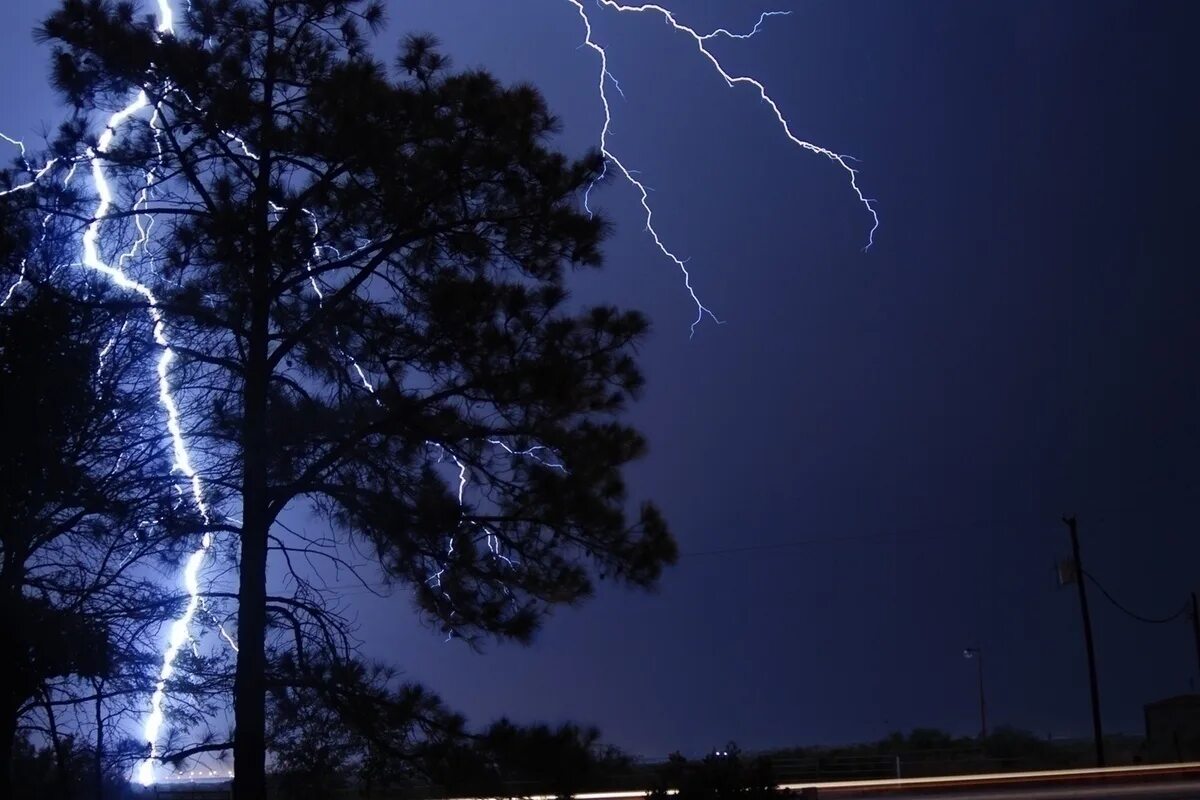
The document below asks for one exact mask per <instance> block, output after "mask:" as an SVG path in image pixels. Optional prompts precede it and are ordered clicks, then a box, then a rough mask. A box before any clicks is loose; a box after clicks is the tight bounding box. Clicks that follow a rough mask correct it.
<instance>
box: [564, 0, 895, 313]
mask: <svg viewBox="0 0 1200 800" xmlns="http://www.w3.org/2000/svg"><path fill="white" fill-rule="evenodd" d="M567 2H569V3H570V4H571V5H572V6H574V7H575V9H576V10H577V11H578V12H579V17H580V19H581V20H582V21H583V28H584V40H583V43H584V45H585V46H587V47H589V48H591V49H592V50H594V51H595V52H596V54H597V55H598V56H599V57H600V79H599V82H598V84H597V88H598V89H599V93H600V103H601V105H602V106H603V107H604V125H603V126H602V127H601V129H600V153H601V154H602V155H603V156H604V158H605V172H607V165H608V163H612V164H613V166H615V167H616V168H617V170H618V171H620V173H621V174H622V175H624V176H625V179H626V180H627V181H629V183H630V184H632V185H633V187H634V188H635V189H636V190H637V192H638V194H639V195H640V196H641V197H640V201H641V205H642V210H643V211H645V213H646V230H647V232H649V234H650V236H651V238H653V239H654V244H655V245H656V246H657V247H658V249H659V250H660V251H661V252H662V254H663V255H664V256H666V257H667V258H668V259H670V260H671V261H672V262H674V263H675V265H676V266H677V267H679V270H680V272H682V273H683V285H684V287H685V288H686V289H687V291H688V294H689V296H691V298H692V302H693V303H695V305H696V319H695V320H694V321H693V322H692V326H691V331H692V334H695V332H696V326H697V325H699V324H700V322H701V321H702V320H703V319H704V317H705V316H708V317H710V318H711V319H712V320H713V321H714V322H716V323H718V324H720V322H721V320H720V319H718V318H717V316H716V314H714V313H713V312H712V310H711V309H709V308H708V307H707V306H705V305H704V303H702V302H701V301H700V298H699V296H698V295H697V294H696V290H695V289H694V288H693V286H692V276H691V273H690V272H689V271H688V268H687V262H686V261H685V260H684V259H681V258H680V257H679V256H677V255H676V254H675V253H674V252H673V251H671V250H670V249H668V248H667V246H666V245H665V244H664V243H663V241H662V238H661V237H660V236H659V234H658V231H657V230H655V228H654V210H653V209H652V208H651V206H650V198H649V190H648V189H647V187H646V185H645V184H644V183H642V181H640V180H639V179H638V178H636V177H634V174H635V173H634V171H633V170H631V169H629V168H628V167H626V166H625V164H624V163H622V161H621V160H620V159H619V158H617V156H615V155H614V154H613V152H612V150H611V149H610V148H609V144H608V136H609V133H611V129H612V110H611V108H610V106H609V102H608V93H607V91H606V88H605V87H606V82H607V81H612V83H613V85H614V86H616V87H617V91H618V92H620V91H621V89H620V84H618V83H617V82H616V78H614V77H613V76H612V74H611V73H610V72H609V70H608V52H607V51H606V50H605V49H604V47H603V45H600V44H598V43H597V42H596V41H595V39H594V38H593V37H592V21H591V18H590V17H589V16H588V12H587V10H586V9H585V8H584V5H583V0H567ZM596 3H597V5H600V6H602V7H605V8H610V9H612V10H614V11H617V12H622V13H625V12H628V13H635V14H637V13H645V12H650V13H653V14H658V15H660V16H661V17H662V18H663V20H664V21H665V22H666V23H667V24H668V25H670V26H671V27H672V28H674V29H675V30H676V31H679V32H680V33H684V34H686V35H688V36H689V37H691V39H692V40H693V41H694V42H695V44H696V48H697V49H698V50H699V51H700V53H701V55H703V56H704V57H705V58H706V59H707V60H708V61H709V62H710V63H711V64H712V65H713V68H714V69H716V71H717V74H718V75H720V76H721V79H722V80H724V81H725V83H726V85H728V86H729V87H730V88H732V87H733V86H735V85H736V84H746V85H749V86H751V87H753V88H754V89H755V90H756V91H757V92H758V96H759V98H760V99H762V101H763V102H764V103H766V104H767V106H769V107H770V109H771V111H772V113H773V114H774V116H775V119H776V121H777V122H778V123H779V125H780V126H781V127H782V128H783V132H784V134H785V135H786V136H787V138H788V140H789V141H791V142H792V144H794V145H796V146H797V147H800V148H803V149H805V150H808V151H809V152H812V153H816V154H818V155H823V156H825V157H826V158H828V159H830V160H831V161H833V162H834V163H836V164H837V165H838V166H840V167H841V168H842V169H844V170H845V171H846V172H847V173H848V174H849V176H850V188H851V189H853V190H854V193H855V195H856V196H857V197H858V200H859V202H860V203H862V204H863V206H865V207H866V209H867V211H868V213H870V215H871V219H872V221H873V224H872V226H871V230H870V232H869V233H868V234H867V245H866V247H864V248H863V249H864V250H865V249H867V248H870V246H871V245H872V244H874V242H875V231H876V230H877V229H878V228H879V215H878V214H877V213H876V211H875V207H874V205H873V203H874V201H873V200H871V199H870V198H868V197H866V196H865V195H864V194H863V193H862V189H860V188H859V186H858V171H857V170H855V169H854V168H853V167H851V166H850V164H849V163H847V162H848V161H849V160H852V159H850V157H849V156H844V155H841V154H839V153H835V152H833V151H832V150H829V149H827V148H825V147H821V146H820V145H816V144H813V143H811V142H807V141H805V140H803V139H801V138H799V137H798V136H796V135H795V133H793V132H792V128H791V126H790V125H789V124H788V121H787V119H786V118H785V117H784V116H783V112H782V111H780V109H779V105H778V104H777V103H776V102H775V100H774V99H772V98H771V96H770V95H769V94H768V93H767V89H766V87H765V86H764V85H763V84H762V82H760V81H759V80H757V79H755V78H752V77H749V76H746V75H731V74H730V73H729V72H728V71H726V69H725V68H724V67H723V66H722V65H721V62H720V60H718V59H717V57H716V56H715V55H713V53H712V51H710V50H709V49H708V47H707V44H706V43H707V42H708V41H710V40H712V39H716V38H719V37H722V36H724V37H727V38H730V39H749V38H750V37H752V36H754V35H755V34H757V33H758V32H759V31H760V30H761V29H762V26H763V23H764V22H765V21H766V19H767V18H768V17H772V16H785V15H787V14H789V13H790V12H787V11H767V12H764V13H762V14H760V15H759V18H758V22H756V23H755V25H754V28H753V29H752V30H751V31H750V32H749V33H741V34H739V33H731V32H730V31H729V30H727V29H725V28H718V29H716V30H715V31H713V32H712V33H705V34H702V33H699V32H697V31H696V30H695V29H694V28H690V27H688V26H687V25H684V24H682V23H680V22H679V21H678V20H676V19H675V15H674V13H672V12H671V11H669V10H668V9H666V8H664V7H662V6H660V5H656V4H653V3H644V4H641V5H623V4H622V3H619V2H617V1H616V0H596ZM622 94H623V93H622ZM600 177H601V178H603V177H604V173H602V174H601V176H600ZM590 191H591V187H589V188H588V192H589V193H590ZM587 202H588V194H586V193H585V195H584V205H585V207H586V205H587ZM589 210H590V209H589Z"/></svg>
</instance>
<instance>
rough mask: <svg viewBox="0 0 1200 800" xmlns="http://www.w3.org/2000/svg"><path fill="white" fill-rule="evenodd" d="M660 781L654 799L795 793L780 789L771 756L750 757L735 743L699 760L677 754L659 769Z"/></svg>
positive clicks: (754, 798) (716, 799) (748, 798)
mask: <svg viewBox="0 0 1200 800" xmlns="http://www.w3.org/2000/svg"><path fill="white" fill-rule="evenodd" d="M656 783H657V785H656V787H655V788H654V789H652V790H651V791H650V792H649V793H648V794H647V797H648V798H650V800H665V799H666V798H667V797H672V796H673V797H678V798H681V799H682V800H726V798H741V800H760V798H780V797H787V796H789V795H790V794H791V793H790V792H787V791H785V790H781V789H779V788H778V785H777V781H776V779H775V774H774V772H773V770H772V767H771V762H770V760H769V759H767V758H752V759H746V758H745V757H743V755H742V753H741V751H740V750H738V748H737V746H736V745H734V744H730V745H729V746H727V747H726V748H724V749H723V750H721V751H720V752H716V753H710V754H709V755H707V756H705V757H704V758H703V759H701V760H699V761H689V760H688V759H686V758H684V757H683V756H682V755H680V754H679V753H673V754H672V755H671V757H670V758H669V759H668V760H667V763H666V764H665V765H663V766H661V767H660V768H659V770H658V776H657V779H656ZM672 792H677V793H676V794H672Z"/></svg>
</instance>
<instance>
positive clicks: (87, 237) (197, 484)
mask: <svg viewBox="0 0 1200 800" xmlns="http://www.w3.org/2000/svg"><path fill="white" fill-rule="evenodd" d="M158 8H159V24H158V32H159V33H161V34H170V33H172V24H173V19H174V15H173V12H172V9H171V7H170V5H169V4H168V2H167V0H159V2H158ZM149 104H150V101H149V99H148V98H147V96H146V92H145V91H144V90H141V91H138V93H137V94H136V95H135V96H134V98H133V100H131V101H130V102H129V104H128V105H127V106H125V107H124V108H122V109H121V110H119V111H117V112H115V113H114V114H113V115H112V116H111V117H109V118H108V121H107V122H106V124H105V128H104V133H103V134H102V135H101V136H100V139H99V140H98V141H97V143H96V146H95V147H94V148H90V147H89V148H88V149H87V150H86V151H85V155H86V158H87V161H88V163H89V165H90V166H91V175H92V184H93V185H94V186H95V188H96V193H97V195H98V197H99V202H98V204H97V206H96V209H95V211H94V212H93V214H92V221H91V223H89V224H88V226H87V228H86V229H85V230H84V233H83V240H82V245H83V265H84V267H86V268H88V269H90V270H93V271H95V272H98V273H100V274H101V275H104V276H105V277H106V278H108V280H109V281H110V282H111V283H112V284H113V285H115V286H117V287H119V288H121V289H124V290H126V291H130V292H133V293H135V294H137V295H140V296H141V297H142V298H143V299H144V300H145V301H146V306H147V310H148V312H149V314H150V319H151V322H152V323H153V336H154V341H155V343H156V344H157V345H158V346H159V347H160V348H161V350H162V353H161V355H160V356H159V359H158V364H157V373H158V399H159V403H160V404H161V405H162V407H163V409H164V410H165V411H166V417H167V418H166V427H167V432H168V433H169V435H170V439H171V445H172V452H173V455H174V464H173V467H174V469H176V470H177V471H178V472H179V473H181V474H182V475H183V476H184V477H185V478H186V479H187V482H188V483H189V484H190V487H191V495H192V501H193V502H194V503H195V506H196V509H197V511H198V512H199V513H200V516H201V518H202V520H203V521H204V524H205V526H208V525H209V524H211V522H212V517H211V512H210V509H209V507H208V503H207V502H206V500H205V498H204V487H203V484H202V482H201V478H200V473H199V472H198V471H197V470H196V468H195V466H194V465H193V464H192V459H191V455H190V454H189V452H188V448H187V442H186V440H185V438H184V434H183V427H182V424H181V422H180V414H179V406H178V404H177V403H176V402H175V397H174V393H173V390H172V386H171V380H170V373H171V365H172V363H173V362H174V361H175V351H174V350H173V349H172V348H171V342H170V339H169V338H168V336H167V327H166V320H165V318H164V315H163V312H162V309H161V307H160V306H159V303H158V298H157V297H155V295H154V293H153V292H152V291H151V290H150V288H149V287H148V286H146V285H145V284H143V283H141V282H139V281H137V280H134V279H133V278H131V277H130V276H129V275H128V274H126V273H125V271H124V270H123V269H122V267H121V262H123V261H124V260H125V259H126V258H128V257H131V256H132V255H133V253H134V252H135V251H136V249H137V248H138V247H139V246H142V245H144V244H145V243H146V241H147V240H148V237H149V229H148V228H143V227H142V226H141V224H140V220H139V221H138V232H139V237H138V239H137V241H136V242H135V243H134V245H133V249H132V250H131V251H130V252H129V253H127V254H125V255H124V256H122V258H121V259H120V260H119V261H118V263H117V264H116V265H115V266H114V265H112V264H109V263H108V262H106V261H105V260H104V258H103V256H102V255H101V253H100V247H99V239H100V228H101V225H102V223H103V221H104V219H105V217H106V216H107V214H108V212H109V209H110V208H111V207H112V204H113V196H112V189H111V187H110V186H109V184H108V180H107V178H106V177H105V172H104V170H105V167H104V156H105V154H106V153H107V152H108V150H109V148H110V147H111V146H112V143H113V140H114V139H115V138H116V136H117V131H118V130H119V129H120V128H121V126H122V125H123V124H125V123H126V122H127V121H128V120H129V119H130V118H132V117H133V116H135V115H136V114H138V113H139V112H141V111H142V110H144V109H145V108H147V107H148V106H149ZM157 119H158V108H157V107H156V108H155V109H154V113H153V116H152V117H151V122H150V124H151V126H152V127H156V121H157ZM153 183H154V175H153V171H152V170H149V171H147V174H146V185H145V188H144V189H143V192H142V195H141V197H140V198H139V201H138V204H139V205H140V204H142V203H143V202H144V200H145V198H146V197H147V196H148V193H149V191H150V189H151V187H152V186H153ZM212 543H213V537H212V533H211V532H208V531H206V532H205V533H204V535H203V536H202V537H201V541H200V547H199V548H198V549H196V550H194V551H193V552H192V554H191V555H190V556H189V557H188V560H187V563H186V565H185V567H184V571H183V582H184V587H185V589H186V590H187V593H188V603H187V606H186V607H185V608H184V611H183V613H182V614H181V615H180V616H179V617H178V618H177V619H176V620H175V621H174V622H173V623H172V624H171V628H170V633H169V636H168V640H167V649H166V651H165V652H164V653H163V658H162V666H161V668H160V669H159V674H158V682H157V684H156V685H155V688H154V692H153V694H152V695H151V697H150V712H149V714H148V715H147V717H146V721H145V724H144V728H143V732H142V738H143V739H144V740H145V741H147V742H149V744H150V757H149V758H147V759H146V760H144V761H142V762H141V763H140V764H139V765H138V767H137V770H136V780H137V781H138V782H139V783H141V784H142V785H146V786H148V785H150V784H152V783H153V782H154V760H155V759H156V758H157V757H158V756H159V754H160V751H159V749H158V737H159V733H160V732H161V729H162V725H163V722H164V720H165V717H164V714H163V701H164V699H165V697H166V685H167V681H168V680H169V679H170V677H171V675H172V674H173V673H174V671H175V666H174V665H175V658H176V656H178V655H179V650H180V648H182V647H183V645H184V644H185V643H186V642H187V641H188V640H189V638H190V636H189V633H188V629H189V627H190V626H191V623H192V620H193V619H194V618H195V616H196V612H197V610H198V609H199V608H200V606H201V597H200V585H199V573H200V569H201V567H202V566H203V565H204V560H205V557H206V556H207V555H208V552H209V550H210V549H211V547H212ZM222 634H223V635H224V637H225V639H226V640H227V641H229V642H230V643H231V644H232V643H233V642H232V639H231V638H230V637H229V635H228V633H226V632H225V631H224V630H222Z"/></svg>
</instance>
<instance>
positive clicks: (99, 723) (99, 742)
mask: <svg viewBox="0 0 1200 800" xmlns="http://www.w3.org/2000/svg"><path fill="white" fill-rule="evenodd" d="M92 686H93V687H95V689H96V758H95V760H94V762H93V764H92V768H93V774H92V780H93V781H94V782H95V784H96V788H95V792H96V800H104V699H103V698H104V681H92Z"/></svg>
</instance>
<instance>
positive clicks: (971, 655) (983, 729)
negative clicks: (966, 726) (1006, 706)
mask: <svg viewBox="0 0 1200 800" xmlns="http://www.w3.org/2000/svg"><path fill="white" fill-rule="evenodd" d="M963 658H966V659H971V660H974V661H975V666H976V667H977V671H978V673H979V741H981V742H982V741H983V740H984V739H986V738H987V702H986V701H985V700H984V694H983V651H982V650H980V649H979V648H978V647H968V648H967V649H965V650H963Z"/></svg>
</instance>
